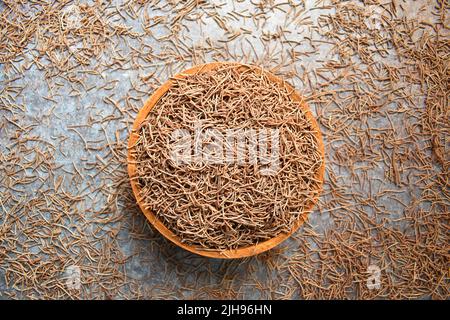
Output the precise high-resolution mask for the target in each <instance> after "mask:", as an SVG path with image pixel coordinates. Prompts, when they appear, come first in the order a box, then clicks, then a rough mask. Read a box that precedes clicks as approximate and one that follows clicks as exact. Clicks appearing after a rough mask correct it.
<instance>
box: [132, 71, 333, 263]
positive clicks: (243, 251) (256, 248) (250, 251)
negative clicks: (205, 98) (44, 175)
mask: <svg viewBox="0 0 450 320" xmlns="http://www.w3.org/2000/svg"><path fill="white" fill-rule="evenodd" d="M225 64H235V65H239V66H241V67H243V68H251V69H253V70H256V71H257V72H263V73H265V74H266V75H267V77H268V78H269V79H270V80H271V81H273V82H276V83H278V84H279V85H281V86H284V87H286V88H288V89H289V90H290V91H291V92H292V93H291V97H292V99H293V100H295V101H299V102H301V107H302V108H303V109H304V110H305V112H306V117H307V118H308V119H309V121H310V122H311V125H312V126H313V128H314V129H315V131H316V136H317V138H318V142H319V143H318V145H319V151H320V153H321V155H322V159H323V160H325V159H324V145H323V140H322V135H321V133H320V129H319V126H318V124H317V121H316V119H315V118H314V116H313V115H312V114H311V111H310V109H309V107H308V105H307V104H306V103H305V102H304V99H303V98H302V97H301V96H300V95H299V94H298V93H296V92H295V90H294V88H292V86H290V85H289V84H288V83H286V82H285V81H283V80H282V79H280V78H278V77H276V76H274V75H273V74H271V73H269V72H267V71H265V70H262V69H260V68H258V67H255V66H251V65H245V64H239V63H234V62H213V63H208V64H203V65H197V66H195V67H193V68H191V69H188V70H185V71H183V72H181V73H179V74H177V75H175V76H174V77H172V78H175V79H181V78H185V77H186V76H188V75H191V74H195V73H201V72H205V71H209V70H214V69H216V68H218V67H220V66H222V65H225ZM172 83H173V82H172V80H168V81H167V82H165V83H164V84H163V85H162V86H161V87H159V88H158V89H157V90H156V91H155V92H154V93H153V94H152V96H151V97H150V98H149V99H148V100H147V102H146V103H145V105H144V106H143V108H142V109H141V110H140V111H139V113H138V115H137V117H136V120H135V121H134V124H133V128H132V130H131V133H130V138H129V141H128V174H129V176H130V182H131V187H132V189H133V193H134V196H135V197H136V200H137V203H138V205H139V207H140V208H141V210H142V212H143V213H144V215H145V216H146V217H147V219H148V220H149V221H150V223H151V224H152V225H153V226H154V227H155V228H156V229H157V230H158V231H159V232H160V233H161V234H162V235H163V236H164V237H166V238H167V239H169V240H170V241H172V242H173V243H175V244H176V245H177V246H179V247H181V248H183V249H186V250H188V251H190V252H193V253H196V254H199V255H202V256H205V257H210V258H225V259H233V258H244V257H249V256H253V255H256V254H259V253H261V252H264V251H267V250H269V249H272V248H273V247H275V246H277V245H278V244H280V243H281V242H283V241H284V240H286V239H287V238H289V236H290V235H292V234H293V233H294V232H295V231H296V230H297V229H298V228H299V227H300V226H301V225H302V224H303V223H304V221H305V220H306V219H307V216H308V213H309V212H310V211H311V210H312V209H313V207H314V206H315V204H316V202H317V200H318V196H317V197H316V198H314V199H313V202H312V204H311V206H310V207H309V208H308V210H305V213H304V214H303V215H302V216H301V218H300V219H299V220H298V222H297V223H296V224H295V225H294V227H293V228H292V230H291V231H290V232H289V233H281V234H279V235H278V236H276V237H274V238H272V239H269V240H267V241H264V242H260V243H258V244H256V245H253V246H250V247H244V248H239V249H232V250H223V251H220V250H211V249H209V250H204V249H203V250H202V249H201V248H198V247H194V246H190V245H186V244H184V243H182V242H181V240H180V238H179V237H178V236H177V235H175V234H174V233H173V232H172V231H170V230H169V229H167V227H166V226H165V225H164V224H163V223H162V222H161V221H160V220H159V219H158V218H157V217H156V216H155V215H154V214H153V213H152V212H151V211H150V210H148V209H146V208H145V207H144V206H143V205H142V201H141V199H140V196H139V191H140V190H139V185H138V183H137V181H136V164H135V159H134V156H133V152H132V149H133V147H134V145H135V144H136V142H137V140H138V138H139V127H140V125H141V123H142V122H143V121H144V120H145V119H146V118H147V115H148V114H149V112H150V111H151V110H152V108H153V107H154V106H155V105H156V103H157V102H158V100H159V99H160V98H161V97H162V96H163V95H164V93H166V92H167V91H168V90H169V89H170V87H171V86H172ZM322 163H323V164H322V166H321V168H320V170H319V171H318V174H317V177H316V179H318V180H319V181H321V182H322V184H323V177H324V173H325V161H323V162H322ZM322 184H321V185H320V189H321V187H322ZM319 191H320V190H319Z"/></svg>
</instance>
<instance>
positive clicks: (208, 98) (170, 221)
mask: <svg viewBox="0 0 450 320" xmlns="http://www.w3.org/2000/svg"><path fill="white" fill-rule="evenodd" d="M291 93H292V91H291V90H290V89H288V87H285V86H283V85H281V84H279V83H276V82H273V81H271V80H270V79H269V77H268V75H267V74H266V73H265V72H263V71H260V70H259V69H257V68H254V67H250V66H244V65H239V64H225V65H223V66H220V67H217V68H216V69H214V70H209V71H204V72H198V73H196V74H194V75H189V76H186V77H184V78H182V79H180V78H176V79H173V85H172V86H171V87H170V89H169V90H168V91H167V92H166V93H165V94H164V95H163V96H162V97H161V99H160V100H159V101H158V102H157V103H156V105H155V107H154V108H153V109H152V111H151V112H150V113H149V114H148V116H147V118H146V120H145V121H144V122H143V123H142V125H141V126H140V129H139V133H138V134H139V139H138V142H137V143H136V145H135V146H133V151H132V152H133V155H134V157H135V160H136V170H137V171H136V179H137V181H138V185H139V189H140V195H139V196H140V198H141V203H142V204H143V205H144V206H145V207H146V208H147V209H149V210H150V211H152V212H153V213H154V214H155V215H156V216H157V217H158V218H159V219H160V220H161V221H162V222H163V224H164V225H165V226H166V227H167V228H168V229H169V230H171V231H172V232H173V233H175V235H177V236H178V237H179V238H180V239H181V241H182V242H184V243H186V244H188V245H192V246H196V247H201V248H204V249H213V250H226V249H236V248H242V247H248V246H251V245H255V244H257V243H260V242H262V241H265V240H268V239H271V238H273V237H275V236H277V235H279V234H280V233H282V232H289V231H291V230H292V229H293V228H294V226H295V225H296V224H298V223H299V221H302V219H304V218H305V214H306V213H307V212H308V211H309V210H311V206H312V204H313V202H314V199H315V198H317V196H318V193H319V191H320V187H321V179H320V177H319V173H320V171H321V169H322V167H323V158H322V154H321V152H320V147H319V133H318V132H317V129H316V128H315V127H314V126H313V124H312V123H311V118H310V117H308V116H307V115H306V112H307V111H306V110H305V108H304V107H303V106H302V103H301V102H299V101H294V100H293V98H292V97H291ZM174 132H184V133H187V136H186V137H185V138H186V139H187V141H192V144H189V146H192V151H188V153H187V154H185V155H187V156H188V158H187V159H188V160H190V161H186V159H184V161H181V162H177V161H176V160H177V159H174V158H173V155H174V153H173V146H174V144H175V143H176V142H177V141H176V139H175V138H174V136H173V134H174ZM208 132H209V133H211V132H215V133H216V134H217V136H214V135H211V134H210V135H208V134H207V133H208ZM230 132H234V135H235V136H233V135H231V137H232V138H233V137H236V139H234V140H233V139H231V140H227V138H228V137H230V135H229V134H230ZM271 133H272V134H273V133H276V135H274V134H273V135H270V134H271ZM227 134H228V135H227ZM242 136H243V138H242ZM199 137H202V138H203V140H202V141H201V142H199V143H197V147H195V145H196V144H195V142H196V141H197V142H198V138H199ZM219 137H223V139H222V140H221V139H219ZM208 138H209V140H208ZM239 139H241V140H239ZM220 141H222V142H224V143H223V145H222V144H221V143H219V142H220ZM242 141H244V142H245V144H244V145H241V144H239V143H240V142H242ZM251 143H256V145H257V146H256V145H251ZM262 144H264V145H265V146H263V145H262ZM211 145H214V146H215V149H214V148H213V149H214V150H215V152H216V153H214V152H211V153H210V154H208V153H207V151H208V150H210V149H207V148H208V147H211ZM198 147H199V148H200V151H201V152H203V158H202V157H200V158H195V157H196V156H197V157H198V155H199V154H200V153H199V154H197V153H196V152H197V150H196V149H195V148H198ZM242 147H244V149H243V148H242ZM252 147H254V148H253V149H252ZM227 148H228V149H227ZM230 150H231V151H230ZM252 150H253V151H254V153H252ZM274 151H275V152H274ZM228 152H231V153H228ZM271 152H272V153H271ZM205 154H206V155H209V156H211V157H212V158H205V157H206V156H205ZM200 155H202V154H200ZM226 155H232V157H231V158H226ZM263 155H267V156H268V155H270V157H269V158H264V157H263ZM214 157H216V158H214ZM221 157H222V158H223V159H224V161H222V162H221V161H220V160H221V159H222V158H221ZM192 159H194V160H195V159H197V160H198V161H194V160H192ZM205 159H206V160H205ZM207 159H215V161H207ZM269 160H270V161H272V162H270V161H269ZM275 164H276V168H275ZM274 168H275V169H274ZM265 170H266V171H265ZM267 170H269V171H267ZM270 170H272V171H270Z"/></svg>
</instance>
